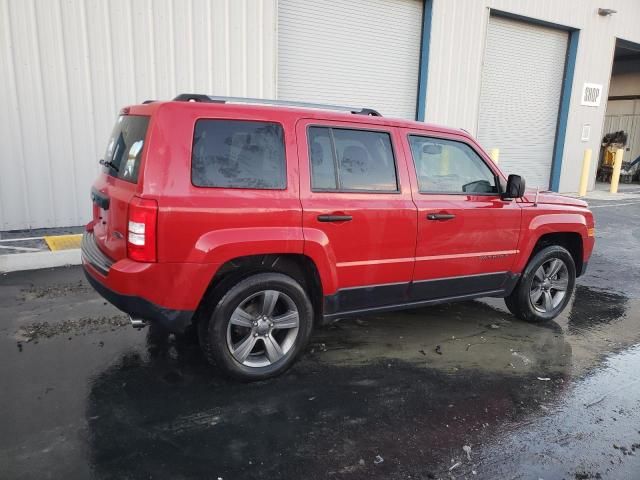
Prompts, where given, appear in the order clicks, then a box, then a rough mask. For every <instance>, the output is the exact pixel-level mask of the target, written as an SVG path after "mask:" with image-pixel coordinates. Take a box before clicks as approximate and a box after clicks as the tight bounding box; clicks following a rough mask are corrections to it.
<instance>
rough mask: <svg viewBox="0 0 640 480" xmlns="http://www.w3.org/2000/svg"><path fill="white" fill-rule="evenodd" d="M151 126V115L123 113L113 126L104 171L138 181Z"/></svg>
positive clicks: (123, 178) (128, 180)
mask: <svg viewBox="0 0 640 480" xmlns="http://www.w3.org/2000/svg"><path fill="white" fill-rule="evenodd" d="M148 126H149V117H147V116H142V115H121V116H120V117H118V121H117V122H116V124H115V126H114V127H113V132H112V133H111V138H110V139H109V143H108V145H107V151H106V152H105V154H104V163H105V167H104V171H105V172H106V173H108V174H109V175H111V176H112V177H117V178H120V179H122V180H126V181H127V182H132V183H137V182H138V173H139V170H140V159H141V158H142V150H143V148H144V138H145V136H146V134H147V127H148Z"/></svg>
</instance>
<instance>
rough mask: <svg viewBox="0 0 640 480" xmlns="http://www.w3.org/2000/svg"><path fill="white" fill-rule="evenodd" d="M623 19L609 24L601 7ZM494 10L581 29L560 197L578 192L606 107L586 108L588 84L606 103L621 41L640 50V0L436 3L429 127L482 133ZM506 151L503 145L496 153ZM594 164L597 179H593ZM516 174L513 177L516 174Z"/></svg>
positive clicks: (464, 0)
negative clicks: (584, 136)
mask: <svg viewBox="0 0 640 480" xmlns="http://www.w3.org/2000/svg"><path fill="white" fill-rule="evenodd" d="M605 6H606V7H607V8H613V9H615V10H617V11H618V13H617V14H614V15H612V16H611V17H601V16H599V15H598V14H597V10H598V7H605ZM490 9H497V10H501V11H506V12H510V13H514V14H518V15H523V16H527V17H531V18H535V19H538V20H543V21H547V22H553V23H556V24H560V25H565V26H568V27H573V28H578V29H580V43H579V45H578V56H577V62H576V66H575V75H574V82H573V90H572V95H571V106H570V112H569V118H568V124H567V136H566V141H565V147H564V155H563V168H562V175H561V178H560V190H561V191H574V192H575V191H577V188H578V181H579V175H580V168H581V165H582V152H583V149H585V148H592V149H593V151H594V152H597V151H599V148H600V147H599V143H600V139H601V137H602V135H601V127H602V125H603V122H604V115H605V111H606V102H603V103H602V105H601V106H600V107H597V108H593V107H583V106H581V105H580V94H581V90H582V84H583V83H585V82H591V83H600V84H602V85H604V86H605V91H604V92H603V98H607V96H608V93H607V92H608V84H609V78H610V75H611V63H612V59H613V49H614V45H615V37H619V38H622V39H625V40H629V41H631V42H636V43H640V29H639V28H638V19H639V18H640V2H638V1H637V0H608V1H607V4H606V5H603V4H602V2H600V1H597V0H565V1H562V2H559V1H557V0H536V1H535V2H524V1H516V0H474V1H468V0H434V5H433V20H432V25H431V48H430V51H429V83H428V86H427V101H426V121H427V122H434V123H441V124H444V125H449V126H453V127H461V128H465V129H467V130H469V131H470V132H472V133H473V134H477V132H478V118H479V99H480V88H481V76H482V59H483V52H484V48H485V39H486V29H487V24H488V21H489V11H490ZM583 124H590V125H591V139H590V141H589V142H582V141H581V140H580V136H581V132H582V125H583ZM494 146H495V147H500V146H501V145H494ZM595 163H596V162H593V164H594V165H593V172H592V176H591V178H592V179H594V178H595V169H596V165H595ZM512 173H515V172H512Z"/></svg>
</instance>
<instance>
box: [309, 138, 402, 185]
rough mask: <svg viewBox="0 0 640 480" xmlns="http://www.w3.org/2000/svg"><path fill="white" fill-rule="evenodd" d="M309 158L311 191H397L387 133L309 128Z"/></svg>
mask: <svg viewBox="0 0 640 480" xmlns="http://www.w3.org/2000/svg"><path fill="white" fill-rule="evenodd" d="M309 158H310V161H311V187H312V188H313V189H314V190H338V191H359V190H362V191H381V192H396V191H398V182H397V178H396V166H395V159H394V157H393V148H392V147H391V136H390V135H389V134H388V133H387V132H376V131H368V130H354V129H346V128H328V127H310V128H309Z"/></svg>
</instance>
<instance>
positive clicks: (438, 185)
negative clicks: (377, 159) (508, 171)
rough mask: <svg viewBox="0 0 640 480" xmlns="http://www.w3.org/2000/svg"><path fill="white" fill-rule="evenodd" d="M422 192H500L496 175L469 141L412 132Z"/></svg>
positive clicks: (415, 160) (411, 143)
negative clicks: (432, 136)
mask: <svg viewBox="0 0 640 480" xmlns="http://www.w3.org/2000/svg"><path fill="white" fill-rule="evenodd" d="M409 144H410V145H411V155H412V156H413V162H414V165H415V167H416V175H417V177H418V185H419V187H420V191H421V192H429V193H495V194H497V193H498V189H497V188H496V178H495V176H494V174H493V172H492V171H491V169H490V168H489V167H488V166H487V165H486V164H485V163H484V161H483V160H482V158H480V156H479V155H478V154H477V153H476V152H475V151H474V150H473V149H472V148H471V147H470V146H469V145H467V144H466V143H463V142H455V141H452V140H444V139H441V138H430V137H421V136H418V135H410V136H409Z"/></svg>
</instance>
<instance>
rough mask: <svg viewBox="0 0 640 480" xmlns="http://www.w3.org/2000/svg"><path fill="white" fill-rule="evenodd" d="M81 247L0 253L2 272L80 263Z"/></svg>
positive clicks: (0, 270)
mask: <svg viewBox="0 0 640 480" xmlns="http://www.w3.org/2000/svg"><path fill="white" fill-rule="evenodd" d="M80 263H81V259H80V249H79V248H74V249H73V250H58V251H57V252H48V251H44V252H28V253H14V254H11V255H0V272H3V273H4V272H17V271H20V270H36V269H38V268H51V267H63V266H65V265H80Z"/></svg>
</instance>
